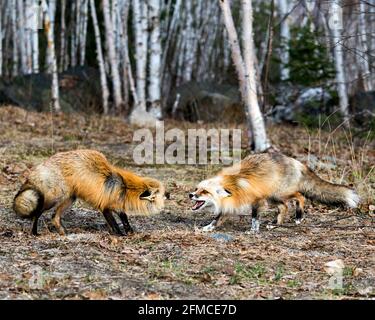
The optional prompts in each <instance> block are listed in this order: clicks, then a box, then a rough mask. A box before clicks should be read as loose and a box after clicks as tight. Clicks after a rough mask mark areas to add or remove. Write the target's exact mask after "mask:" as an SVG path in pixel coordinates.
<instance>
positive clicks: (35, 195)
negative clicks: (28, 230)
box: [13, 185, 44, 218]
mask: <svg viewBox="0 0 375 320" xmlns="http://www.w3.org/2000/svg"><path fill="white" fill-rule="evenodd" d="M43 205H44V196H43V194H42V193H41V192H40V191H38V190H36V189H35V188H33V187H31V186H28V185H24V186H23V187H22V188H21V189H20V191H18V193H17V194H16V196H15V197H14V200H13V210H14V211H15V212H16V213H17V214H18V215H19V216H20V217H22V218H33V217H34V216H35V214H36V213H37V212H40V211H41V210H42V209H43Z"/></svg>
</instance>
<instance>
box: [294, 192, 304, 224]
mask: <svg viewBox="0 0 375 320" xmlns="http://www.w3.org/2000/svg"><path fill="white" fill-rule="evenodd" d="M294 196H295V198H296V199H297V208H296V224H300V223H301V222H302V221H303V218H304V217H303V216H304V212H303V207H304V206H305V197H304V196H303V195H302V194H300V193H299V192H297V193H296V194H295V195H294Z"/></svg>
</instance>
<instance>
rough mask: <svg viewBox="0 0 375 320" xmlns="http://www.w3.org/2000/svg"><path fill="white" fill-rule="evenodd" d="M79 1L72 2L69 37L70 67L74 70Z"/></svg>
mask: <svg viewBox="0 0 375 320" xmlns="http://www.w3.org/2000/svg"><path fill="white" fill-rule="evenodd" d="M78 4H79V1H73V3H72V11H71V17H72V18H71V26H70V29H71V37H70V65H71V66H72V67H73V68H74V67H75V66H76V65H77V32H76V30H77V27H76V25H77V23H78V22H77V11H78V10H79V7H78Z"/></svg>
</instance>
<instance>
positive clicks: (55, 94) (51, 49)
mask: <svg viewBox="0 0 375 320" xmlns="http://www.w3.org/2000/svg"><path fill="white" fill-rule="evenodd" d="M42 8H43V11H44V29H45V33H46V36H47V46H48V50H47V52H48V54H49V55H50V56H49V59H48V61H50V62H51V66H50V68H49V69H50V70H51V72H52V94H51V98H52V106H53V108H54V110H55V111H57V112H59V111H61V108H60V101H59V79H58V73H57V61H56V52H55V40H54V34H53V29H52V25H51V19H50V16H49V14H50V10H49V9H48V5H47V2H46V0H42Z"/></svg>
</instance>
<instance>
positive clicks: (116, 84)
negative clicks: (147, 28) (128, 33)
mask: <svg viewBox="0 0 375 320" xmlns="http://www.w3.org/2000/svg"><path fill="white" fill-rule="evenodd" d="M102 4H103V16H104V24H105V33H106V41H107V48H108V58H109V64H110V66H111V77H112V86H113V97H114V101H115V108H116V111H117V112H120V111H121V110H122V107H123V100H122V93H121V80H120V73H119V69H118V66H119V64H118V58H117V54H116V47H115V43H114V38H113V37H114V31H113V21H112V19H111V15H110V7H109V1H108V0H102Z"/></svg>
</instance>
